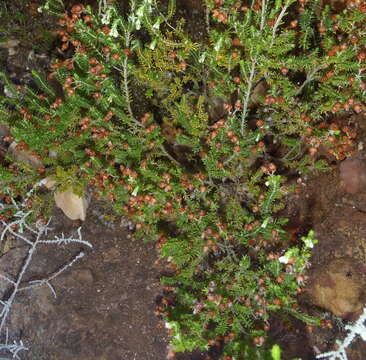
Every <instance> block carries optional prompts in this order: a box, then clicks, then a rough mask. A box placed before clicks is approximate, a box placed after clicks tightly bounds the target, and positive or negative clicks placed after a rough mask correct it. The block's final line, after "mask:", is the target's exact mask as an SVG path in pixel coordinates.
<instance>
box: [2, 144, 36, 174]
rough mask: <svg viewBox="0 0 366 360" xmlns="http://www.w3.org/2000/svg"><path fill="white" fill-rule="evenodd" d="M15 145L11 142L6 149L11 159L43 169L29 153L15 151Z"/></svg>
mask: <svg viewBox="0 0 366 360" xmlns="http://www.w3.org/2000/svg"><path fill="white" fill-rule="evenodd" d="M16 147H17V143H16V142H15V141H13V142H12V143H11V144H10V146H9V149H8V153H9V154H10V155H11V156H12V157H13V159H14V160H15V161H21V162H24V163H26V164H28V165H30V166H32V167H34V168H41V167H43V165H42V163H41V161H40V160H39V159H38V158H37V157H36V156H34V155H32V154H31V153H30V152H29V151H23V150H17V148H16Z"/></svg>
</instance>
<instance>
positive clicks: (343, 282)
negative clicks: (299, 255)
mask: <svg viewBox="0 0 366 360" xmlns="http://www.w3.org/2000/svg"><path fill="white" fill-rule="evenodd" d="M311 279H312V281H311V284H310V285H309V288H308V293H309V295H310V297H311V300H312V302H313V303H314V304H315V305H317V306H319V307H321V308H323V309H326V310H328V311H330V312H332V313H333V314H334V315H335V316H338V317H341V318H344V319H348V320H353V319H356V318H357V317H358V316H359V315H360V313H361V311H362V309H363V306H364V302H363V286H364V284H363V279H362V277H361V272H360V269H359V267H357V265H356V264H355V262H354V261H353V260H352V259H351V258H342V259H335V260H333V261H331V262H330V263H329V264H328V265H326V266H323V267H319V268H318V269H317V270H316V271H315V272H313V273H312V274H311Z"/></svg>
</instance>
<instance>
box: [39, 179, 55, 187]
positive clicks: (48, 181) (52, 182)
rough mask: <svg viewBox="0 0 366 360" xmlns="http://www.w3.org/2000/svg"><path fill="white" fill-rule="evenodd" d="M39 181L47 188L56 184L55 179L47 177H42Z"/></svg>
mask: <svg viewBox="0 0 366 360" xmlns="http://www.w3.org/2000/svg"><path fill="white" fill-rule="evenodd" d="M41 182H42V185H43V186H45V187H46V188H47V189H48V190H52V189H54V188H55V186H56V181H55V180H52V179H50V178H49V177H46V178H44V179H42V181H41Z"/></svg>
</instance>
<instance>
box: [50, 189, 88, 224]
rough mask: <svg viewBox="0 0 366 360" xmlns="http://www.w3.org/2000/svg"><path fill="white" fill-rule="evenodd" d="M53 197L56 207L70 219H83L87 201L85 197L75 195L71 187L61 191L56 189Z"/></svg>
mask: <svg viewBox="0 0 366 360" xmlns="http://www.w3.org/2000/svg"><path fill="white" fill-rule="evenodd" d="M54 199H55V203H56V205H57V207H59V208H60V209H61V210H62V211H63V212H64V214H65V215H66V216H67V217H68V218H69V219H71V220H82V221H84V220H85V217H86V210H87V208H88V201H87V200H86V199H85V197H80V196H79V195H76V194H75V193H74V192H73V191H72V189H68V190H66V191H63V192H59V191H56V192H55V194H54Z"/></svg>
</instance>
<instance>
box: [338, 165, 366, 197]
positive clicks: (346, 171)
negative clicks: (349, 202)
mask: <svg viewBox="0 0 366 360" xmlns="http://www.w3.org/2000/svg"><path fill="white" fill-rule="evenodd" d="M339 176H340V180H341V187H342V189H343V190H344V191H345V192H347V193H349V194H357V193H362V192H366V163H365V161H363V160H360V159H351V158H349V159H347V160H344V161H342V163H341V164H340V166H339Z"/></svg>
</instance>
